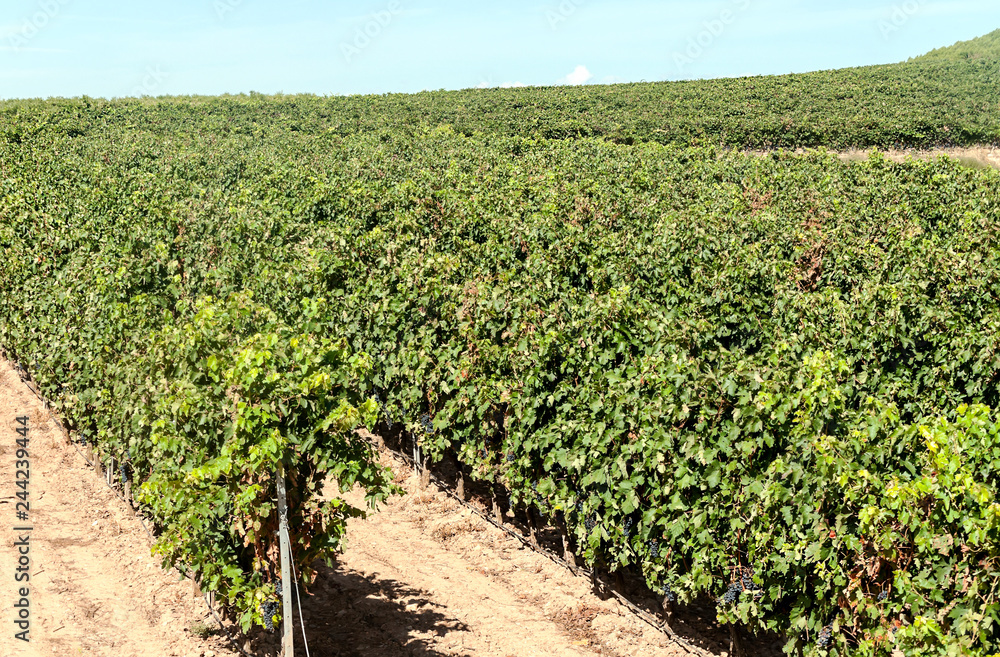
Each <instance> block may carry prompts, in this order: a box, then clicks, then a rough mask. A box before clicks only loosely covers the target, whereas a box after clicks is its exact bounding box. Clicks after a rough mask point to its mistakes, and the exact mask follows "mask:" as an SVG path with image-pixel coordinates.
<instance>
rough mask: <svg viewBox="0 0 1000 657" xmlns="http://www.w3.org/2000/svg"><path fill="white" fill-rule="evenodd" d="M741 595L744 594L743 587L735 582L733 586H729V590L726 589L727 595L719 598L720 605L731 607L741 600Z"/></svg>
mask: <svg viewBox="0 0 1000 657" xmlns="http://www.w3.org/2000/svg"><path fill="white" fill-rule="evenodd" d="M740 593H743V587H742V586H740V585H739V584H737V583H736V582H733V583H732V584H730V585H729V588H728V589H726V593H725V595H723V596H722V597H721V598H719V600H718V602H719V604H720V605H721V604H726V605H731V604H733V603H734V602H736V601H737V600H739V599H740Z"/></svg>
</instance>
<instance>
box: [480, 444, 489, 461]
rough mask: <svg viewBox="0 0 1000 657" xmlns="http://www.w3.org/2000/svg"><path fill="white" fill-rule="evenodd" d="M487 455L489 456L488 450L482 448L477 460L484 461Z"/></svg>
mask: <svg viewBox="0 0 1000 657" xmlns="http://www.w3.org/2000/svg"><path fill="white" fill-rule="evenodd" d="M489 455H490V452H489V450H488V449H486V448H485V447H484V448H482V449H481V450H479V458H481V459H485V458H486V457H488V456H489Z"/></svg>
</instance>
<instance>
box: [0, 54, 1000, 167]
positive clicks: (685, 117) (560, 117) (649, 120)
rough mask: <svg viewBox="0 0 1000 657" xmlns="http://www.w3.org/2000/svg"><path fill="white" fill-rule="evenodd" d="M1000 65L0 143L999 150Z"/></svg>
mask: <svg viewBox="0 0 1000 657" xmlns="http://www.w3.org/2000/svg"><path fill="white" fill-rule="evenodd" d="M998 83H1000V63H998V61H997V59H996V58H995V57H993V58H990V59H982V60H975V61H961V62H949V61H942V62H939V61H928V62H916V63H908V64H894V65H888V66H871V67H865V68H855V69H844V70H838V71H821V72H817V73H808V74H796V75H784V76H769V77H746V78H738V79H724V80H705V81H696V82H672V83H633V84H617V85H602V86H585V87H549V88H530V89H469V90H465V91H434V92H423V93H419V94H386V95H382V96H346V97H340V96H334V97H316V96H307V95H301V96H277V97H267V96H263V95H262V94H251V95H250V96H222V97H178V98H163V99H151V98H150V99H141V100H139V99H134V100H115V101H108V100H103V99H92V98H80V99H59V100H35V101H31V100H25V101H7V102H3V103H0V139H5V140H7V141H10V142H14V143H20V142H21V141H25V140H30V139H32V138H34V137H35V136H37V135H39V134H44V133H49V132H52V133H56V134H58V135H64V136H68V137H74V138H85V137H87V136H92V135H100V134H104V133H105V131H107V130H109V129H110V130H113V131H115V130H132V129H141V130H144V131H150V132H156V133H159V134H161V135H165V136H170V137H173V136H181V137H184V136H187V135H192V134H198V133H202V134H213V135H217V136H220V137H229V136H238V137H246V138H252V139H261V138H263V137H264V136H273V135H274V134H276V133H284V134H286V135H289V136H303V135H311V136H313V137H316V138H323V139H331V138H334V137H347V136H350V135H354V134H358V133H366V132H371V131H382V132H384V133H390V134H400V133H402V134H409V135H415V134H419V133H420V132H421V131H422V130H424V129H426V128H433V127H436V126H439V125H442V124H448V125H451V126H453V127H454V129H455V130H456V131H457V132H460V133H462V134H465V135H467V136H471V135H473V134H476V133H481V134H491V135H503V136H508V137H513V136H523V137H540V138H546V139H575V138H580V137H600V138H603V139H606V140H608V141H614V142H618V143H623V144H631V143H641V142H656V143H661V144H672V145H679V146H709V145H715V146H722V147H726V148H737V149H747V148H749V149H772V148H791V149H795V148H812V147H818V146H825V147H827V148H838V149H845V148H850V147H861V148H863V147H870V146H876V147H880V148H891V147H897V148H911V147H930V146H949V145H959V146H965V145H974V144H1000V120H998V118H997V113H996V107H997V104H998V103H1000V92H998V89H1000V84H998Z"/></svg>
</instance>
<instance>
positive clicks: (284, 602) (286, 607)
mask: <svg viewBox="0 0 1000 657" xmlns="http://www.w3.org/2000/svg"><path fill="white" fill-rule="evenodd" d="M278 532H279V543H280V547H281V619H282V623H283V625H284V627H283V628H282V632H281V654H282V657H293V656H294V655H295V645H294V643H293V641H292V578H291V574H290V572H289V570H290V568H289V563H288V561H289V557H290V556H291V549H290V546H289V543H290V541H289V539H288V507H287V506H286V503H285V470H284V467H283V466H282V464H281V463H280V462H279V463H278Z"/></svg>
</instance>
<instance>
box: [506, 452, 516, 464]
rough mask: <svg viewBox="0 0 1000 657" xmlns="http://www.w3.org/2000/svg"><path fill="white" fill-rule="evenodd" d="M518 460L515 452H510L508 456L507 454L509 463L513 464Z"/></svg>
mask: <svg viewBox="0 0 1000 657" xmlns="http://www.w3.org/2000/svg"><path fill="white" fill-rule="evenodd" d="M516 459H517V457H516V456H514V452H508V454H507V463H513V462H514V461H515V460H516Z"/></svg>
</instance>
